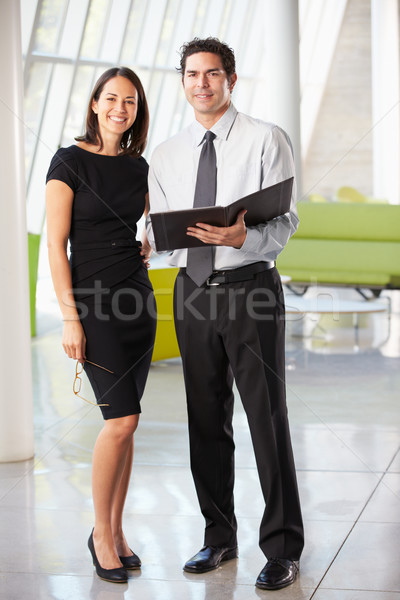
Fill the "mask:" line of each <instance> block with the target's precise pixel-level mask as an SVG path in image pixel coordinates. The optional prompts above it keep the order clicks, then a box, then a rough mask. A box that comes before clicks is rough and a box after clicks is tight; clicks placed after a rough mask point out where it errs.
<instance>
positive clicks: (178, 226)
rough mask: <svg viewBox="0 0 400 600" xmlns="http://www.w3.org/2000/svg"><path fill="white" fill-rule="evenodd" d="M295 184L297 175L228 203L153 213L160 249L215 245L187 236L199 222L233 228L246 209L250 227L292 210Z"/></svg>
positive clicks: (246, 220) (246, 218)
mask: <svg viewBox="0 0 400 600" xmlns="http://www.w3.org/2000/svg"><path fill="white" fill-rule="evenodd" d="M292 187H293V177H290V178H289V179H285V180H284V181H280V182H279V183H276V184H275V185H271V186H269V187H267V188H264V189H263V190H260V191H258V192H254V193H253V194H249V195H248V196H244V197H243V198H240V199H239V200H236V202H233V203H232V204H229V205H228V206H206V207H204V208H189V209H186V210H168V211H165V212H158V213H157V212H156V213H151V214H150V218H151V223H152V226H153V232H154V239H155V244H156V249H157V252H160V251H164V250H176V249H178V248H195V247H197V246H207V245H211V244H204V243H203V242H201V241H200V240H198V239H197V238H194V237H191V236H189V235H187V233H186V230H187V228H188V227H195V226H196V223H207V224H208V225H214V226H217V227H229V226H230V225H233V223H235V221H236V218H237V214H238V212H239V211H240V210H242V209H243V208H245V209H246V210H247V213H246V214H245V217H244V220H245V223H246V225H248V226H252V225H253V226H254V225H259V224H260V223H265V222H267V221H270V220H271V219H274V218H275V217H279V216H280V215H283V214H285V213H287V212H288V211H289V208H290V201H291V197H292ZM150 202H151V200H150Z"/></svg>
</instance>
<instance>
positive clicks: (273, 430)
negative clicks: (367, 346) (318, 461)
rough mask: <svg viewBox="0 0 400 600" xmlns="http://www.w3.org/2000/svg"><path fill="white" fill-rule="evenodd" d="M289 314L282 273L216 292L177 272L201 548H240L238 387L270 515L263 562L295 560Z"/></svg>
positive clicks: (299, 540)
mask: <svg viewBox="0 0 400 600" xmlns="http://www.w3.org/2000/svg"><path fill="white" fill-rule="evenodd" d="M284 314H285V309H284V302H283V293H282V286H281V281H280V277H279V273H278V271H277V270H276V268H273V269H270V270H268V271H263V272H261V273H258V274H256V275H255V276H254V278H253V279H251V280H249V281H243V282H237V283H230V284H224V285H220V286H216V287H207V286H202V287H200V288H198V287H197V286H196V284H195V283H194V282H193V281H192V280H191V279H190V278H189V277H188V276H187V275H186V274H185V273H184V272H180V273H179V274H178V276H177V279H176V282H175V290H174V316H175V327H176V332H177V337H178V343H179V347H180V351H181V355H182V361H183V372H184V378H185V386H186V396H187V409H188V422H189V438H190V460H191V470H192V474H193V478H194V483H195V486H196V491H197V496H198V499H199V504H200V508H201V511H202V514H203V516H204V518H205V524H206V525H205V539H204V543H205V545H211V546H228V547H234V546H236V544H237V538H236V531H237V524H236V518H235V513H234V499H233V488H234V450H235V445H234V440H233V429H232V417H233V404H234V399H233V392H232V385H233V378H235V381H236V385H237V388H238V390H239V393H240V397H241V400H242V403H243V407H244V409H245V411H246V415H247V419H248V423H249V428H250V433H251V438H252V443H253V447H254V453H255V458H256V463H257V469H258V474H259V479H260V483H261V488H262V492H263V496H264V500H265V511H264V514H263V516H262V519H261V525H260V540H259V543H260V547H261V549H262V551H263V552H264V554H265V556H266V557H279V558H287V559H291V560H298V559H299V557H300V554H301V551H302V549H303V545H304V537H303V524H302V517H301V509H300V502H299V495H298V489H297V482H296V472H295V466H294V460H293V453H292V446H291V440H290V432H289V424H288V418H287V407H286V392H285V319H284Z"/></svg>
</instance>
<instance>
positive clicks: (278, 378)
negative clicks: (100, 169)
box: [148, 38, 304, 590]
mask: <svg viewBox="0 0 400 600" xmlns="http://www.w3.org/2000/svg"><path fill="white" fill-rule="evenodd" d="M181 75H182V83H183V87H184V91H185V94H186V98H187V100H188V102H189V103H190V104H191V105H192V107H193V109H194V115H195V121H194V122H193V123H192V124H191V125H190V126H189V127H188V128H186V129H184V130H183V131H182V132H180V133H179V134H177V135H176V136H174V137H173V138H171V139H170V140H167V141H166V142H164V143H163V144H161V145H160V146H158V147H157V148H156V150H155V151H154V154H153V157H152V160H151V163H150V173H149V192H150V219H149V220H148V235H149V239H150V242H151V243H152V245H153V247H154V240H153V234H152V230H151V214H152V213H155V212H160V211H164V210H177V209H184V208H191V207H193V201H194V200H193V199H194V196H195V188H196V176H197V173H198V166H199V161H200V162H201V160H202V159H200V153H201V151H202V147H203V145H205V144H206V143H208V142H209V141H210V140H209V136H210V134H208V135H207V141H206V142H205V141H204V139H205V134H206V132H207V131H211V132H212V134H214V135H211V138H214V139H211V143H212V144H213V147H214V149H215V153H214V155H215V156H216V169H217V171H216V173H217V175H216V201H215V204H217V205H228V204H231V203H232V202H234V201H235V200H238V199H239V198H241V197H243V196H245V195H248V194H251V193H252V192H255V191H258V190H260V189H262V188H265V187H268V186H270V185H273V184H275V183H278V182H280V181H282V180H285V179H288V178H290V177H293V176H294V174H295V171H294V162H293V154H292V148H291V144H290V140H289V138H288V136H287V134H286V133H285V132H284V131H283V130H282V129H280V128H279V127H277V126H276V125H274V124H271V123H265V122H263V121H260V120H257V119H253V118H251V117H249V116H247V115H245V114H243V113H239V112H237V110H236V109H235V107H234V106H233V104H232V102H231V93H232V91H233V88H234V86H235V84H236V80H237V75H236V70H235V58H234V54H233V51H232V50H231V49H230V48H229V47H228V46H227V45H226V44H224V43H222V42H220V41H219V40H217V39H216V38H207V39H205V40H200V39H197V38H195V39H194V40H192V41H191V42H189V43H187V44H185V45H184V46H183V47H182V49H181ZM214 162H215V158H214ZM199 173H200V170H199ZM199 176H200V175H198V177H199ZM214 176H215V173H214V174H213V173H211V169H210V179H211V178H212V177H214ZM202 185H203V186H205V185H206V184H204V177H203V184H202ZM196 193H197V188H196ZM245 212H246V211H244V210H243V211H240V213H239V214H238V217H237V220H236V222H235V223H234V224H233V225H232V226H231V227H213V226H210V225H207V224H204V223H198V224H197V226H196V227H190V228H188V231H187V234H188V236H189V239H190V237H194V238H197V239H198V240H200V241H201V242H204V243H205V244H207V245H209V244H212V246H213V258H212V260H213V264H212V269H213V271H212V273H209V276H208V277H207V278H206V280H205V281H204V283H203V282H200V283H199V281H198V280H196V281H197V283H196V282H195V281H194V280H193V279H192V271H191V270H190V269H189V268H188V272H186V267H187V266H188V267H189V265H188V250H187V249H180V250H175V251H174V252H173V253H172V254H171V256H170V257H169V262H170V263H171V265H175V266H178V267H180V272H179V274H178V277H177V280H176V283H175V291H174V316H175V327H176V332H177V337H178V342H179V347H180V351H181V355H182V363H183V372H184V378H185V386H186V396H187V407H188V418H189V437H190V456H191V469H192V474H193V478H194V482H195V485H196V491H197V495H198V499H199V503H200V508H201V511H202V514H203V516H204V518H205V525H206V526H205V537H204V546H203V548H202V549H201V550H200V551H199V552H198V553H197V554H196V555H195V556H193V557H192V558H191V559H190V560H189V561H187V563H186V564H185V566H184V570H185V571H187V572H190V573H204V572H206V571H210V570H212V569H215V568H217V567H218V566H219V565H220V563H221V562H223V561H226V560H230V559H233V558H236V557H237V552H238V550H237V536H236V531H237V524H236V518H235V513H234V501H233V485H234V441H233V429H232V416H233V392H232V385H233V378H234V379H235V382H236V385H237V388H238V390H239V393H240V396H241V400H242V403H243V406H244V408H245V411H246V414H247V418H248V422H249V428H250V432H251V436H252V441H253V446H254V452H255V457H256V462H257V468H258V473H259V478H260V484H261V488H262V492H263V496H264V500H265V511H264V515H263V517H262V521H261V525H260V539H259V544H260V548H261V550H262V551H263V553H264V555H265V556H266V558H267V563H266V565H265V567H264V568H263V569H262V571H261V573H260V574H259V576H258V578H257V581H256V586H257V587H259V588H261V589H269V590H274V589H280V588H282V587H286V586H287V585H290V584H291V583H293V582H294V580H295V579H296V576H297V574H298V570H299V559H300V554H301V552H302V549H303V545H304V537H303V524H302V517H301V509H300V502H299V496H298V490H297V482H296V473H295V466H294V461H293V454H292V447H291V440H290V432H289V425H288V420H287V407H286V395H285V346H284V344H285V316H284V302H283V293H282V286H281V281H280V277H279V274H278V272H277V270H276V268H275V263H274V261H275V259H276V257H277V256H278V254H279V253H280V252H281V251H282V249H283V248H284V246H285V244H286V243H287V241H288V240H289V238H290V236H291V235H292V234H293V233H294V232H295V231H296V229H297V226H298V216H297V211H296V187H295V185H294V186H293V194H292V201H291V207H290V211H289V212H288V213H286V214H285V215H282V216H280V217H277V218H276V219H273V220H272V221H269V222H268V223H263V224H261V225H258V226H255V227H246V224H245ZM190 252H191V251H190ZM189 273H190V274H189Z"/></svg>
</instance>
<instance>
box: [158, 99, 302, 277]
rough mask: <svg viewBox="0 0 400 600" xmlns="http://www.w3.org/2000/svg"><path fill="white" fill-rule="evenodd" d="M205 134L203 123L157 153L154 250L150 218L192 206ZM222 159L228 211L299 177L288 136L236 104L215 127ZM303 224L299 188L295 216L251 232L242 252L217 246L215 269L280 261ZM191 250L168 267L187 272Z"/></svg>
mask: <svg viewBox="0 0 400 600" xmlns="http://www.w3.org/2000/svg"><path fill="white" fill-rule="evenodd" d="M206 131H207V129H205V128H204V127H203V126H202V125H201V124H200V123H199V122H198V121H194V122H193V123H192V124H191V125H190V126H189V127H187V128H185V129H184V130H182V131H181V132H180V133H178V134H177V135H175V136H174V137H172V138H170V139H169V140H167V141H165V142H163V143H162V144H160V145H159V146H157V148H156V149H155V150H154V152H153V156H152V158H151V161H150V171H149V195H150V214H149V216H150V218H149V219H148V220H147V233H148V237H149V241H150V244H151V246H152V247H153V248H154V249H155V245H154V236H153V232H152V229H151V213H155V212H162V211H166V210H180V209H186V208H191V207H192V206H193V199H194V190H195V185H196V175H197V167H198V162H199V158H200V152H201V146H202V144H201V142H202V140H203V138H204V134H205V133H206ZM211 131H212V132H213V133H215V135H216V138H215V140H214V146H215V152H216V155H217V196H216V201H215V204H216V205H220V206H226V205H228V204H231V203H232V202H235V200H239V198H242V197H243V196H247V195H248V194H251V193H253V192H256V191H258V190H260V189H263V188H266V187H268V186H270V185H273V184H275V183H279V182H280V181H283V180H284V179H288V178H289V177H294V175H295V167H294V161H293V151H292V146H291V142H290V139H289V137H288V135H287V134H286V133H285V132H284V131H283V130H282V129H280V128H279V127H278V126H277V125H274V124H273V123H265V122H264V121H260V120H258V119H254V118H252V117H249V116H248V115H245V114H243V113H240V112H238V111H237V110H236V108H235V107H234V106H233V104H232V103H231V104H230V106H229V108H228V110H227V111H226V112H225V113H224V114H223V115H222V117H221V118H220V119H219V121H217V123H215V124H214V125H213V126H212V127H211ZM298 223H299V218H298V215H297V209H296V185H295V182H294V185H293V191H292V201H291V207H290V211H289V212H288V213H286V214H285V215H282V216H280V217H277V218H276V219H273V220H272V221H269V222H268V223H264V224H261V225H257V226H256V227H248V228H247V235H246V239H245V241H244V244H243V246H242V247H241V248H240V249H236V248H232V247H228V246H216V247H215V257H214V268H215V269H216V270H223V269H232V268H236V267H241V266H244V265H247V264H250V263H253V262H257V261H261V260H265V261H272V260H275V259H276V257H277V256H278V254H279V253H280V252H281V251H282V250H283V248H284V246H285V244H286V243H287V241H288V240H289V238H290V236H291V235H293V233H294V232H295V231H296V229H297V226H298ZM186 257H187V250H186V249H180V250H175V251H174V252H173V253H172V254H171V255H170V256H169V257H168V262H169V263H170V264H171V265H173V266H178V267H186Z"/></svg>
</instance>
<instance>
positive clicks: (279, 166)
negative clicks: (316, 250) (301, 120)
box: [240, 126, 299, 260]
mask: <svg viewBox="0 0 400 600" xmlns="http://www.w3.org/2000/svg"><path fill="white" fill-rule="evenodd" d="M262 174H263V176H262V183H261V188H262V189H264V188H266V187H268V186H270V185H274V184H275V183H278V182H279V181H283V180H285V179H289V178H290V177H295V166H294V159H293V149H292V144H291V141H290V139H289V136H288V135H287V134H286V133H285V132H284V131H283V130H282V129H280V127H277V126H275V127H274V128H273V129H272V130H271V131H270V132H269V133H268V135H267V136H266V139H265V143H264V151H263V156H262ZM296 198H297V188H296V179H294V181H293V188H292V199H291V205H290V210H289V212H287V213H286V214H284V215H281V216H280V217H277V218H276V219H272V220H271V221H269V222H268V223H263V224H260V225H257V226H255V227H248V228H247V235H246V239H245V241H244V243H243V245H242V247H241V249H240V250H241V251H242V252H255V253H257V254H259V255H260V256H261V255H262V256H263V257H264V258H265V257H267V260H275V259H276V258H277V257H278V255H279V254H280V253H281V252H282V250H283V248H284V247H285V245H286V244H287V242H288V241H289V239H290V237H291V236H292V235H293V234H294V233H295V231H296V229H297V227H298V225H299V217H298V214H297V208H296Z"/></svg>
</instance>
